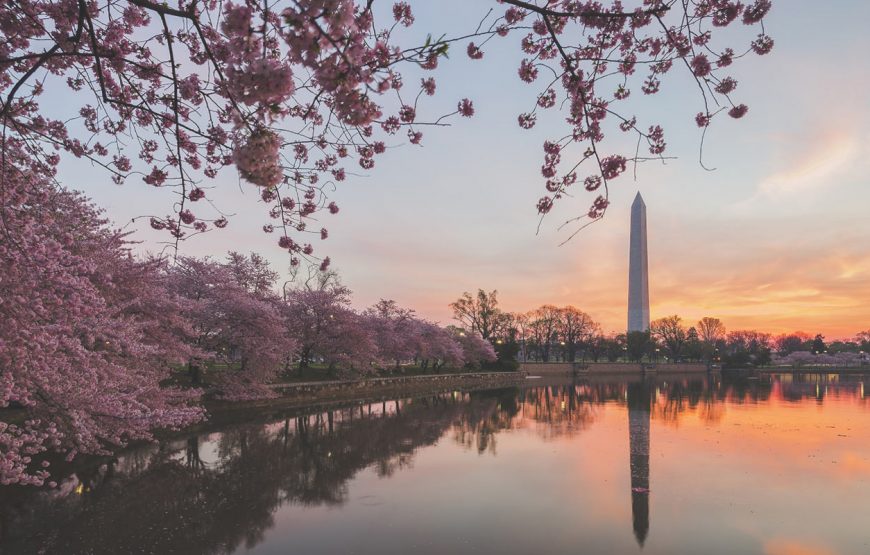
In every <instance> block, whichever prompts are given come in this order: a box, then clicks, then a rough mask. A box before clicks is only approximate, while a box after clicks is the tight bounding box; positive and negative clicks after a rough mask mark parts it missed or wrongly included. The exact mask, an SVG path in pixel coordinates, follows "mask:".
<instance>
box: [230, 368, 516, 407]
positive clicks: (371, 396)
mask: <svg viewBox="0 0 870 555" xmlns="http://www.w3.org/2000/svg"><path fill="white" fill-rule="evenodd" d="M524 381H525V373H524V372H474V373H464V374H430V375H426V376H395V377H389V378H366V379H359V380H335V381H320V382H295V383H293V382H290V383H278V384H272V385H270V386H269V387H271V388H272V389H274V390H275V391H277V392H278V393H279V394H280V397H279V398H277V399H267V400H263V401H252V402H250V403H235V404H236V405H239V406H241V405H245V407H247V408H250V407H251V406H255V405H263V406H277V405H280V406H281V407H293V406H301V405H317V404H322V403H331V402H337V401H350V400H360V399H366V400H374V401H379V400H382V399H394V398H396V397H404V396H412V395H418V394H421V395H430V394H436V393H442V392H449V391H453V390H457V389H461V390H464V391H468V390H474V389H488V388H493V387H508V386H513V385H518V384H521V383H523V382H524ZM222 408H225V407H222ZM226 408H229V407H226Z"/></svg>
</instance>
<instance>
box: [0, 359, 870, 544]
mask: <svg viewBox="0 0 870 555" xmlns="http://www.w3.org/2000/svg"><path fill="white" fill-rule="evenodd" d="M865 383H866V378H865V377H864V376H846V375H843V376H837V375H815V376H803V377H799V376H795V377H792V376H764V375H762V376H756V377H752V379H748V378H746V377H734V378H725V379H722V380H720V379H719V378H705V379H697V378H691V379H690V378H684V377H683V378H681V377H670V378H667V377H663V376H659V377H654V378H648V379H646V380H641V379H633V380H623V381H619V380H617V381H579V382H564V383H558V384H555V383H554V384H550V385H535V386H530V387H523V388H516V389H500V390H490V391H477V392H471V393H463V392H458V391H457V392H451V393H448V394H443V395H435V396H429V397H425V398H417V399H398V400H391V401H386V402H377V403H361V404H356V405H352V406H346V407H342V408H333V409H329V410H323V409H321V410H307V411H306V410H303V411H298V412H292V413H287V414H281V413H274V412H273V413H270V414H269V415H268V416H262V417H259V418H260V420H257V419H256V418H255V419H254V420H251V421H250V422H248V423H244V424H238V423H236V424H232V425H221V424H219V423H214V424H213V425H214V426H215V429H214V430H213V431H211V432H208V433H202V434H196V435H192V436H190V437H188V438H181V439H178V440H172V441H165V442H163V443H161V444H159V445H152V446H146V447H142V448H138V449H131V450H129V451H127V452H124V453H120V454H119V455H118V456H117V457H116V458H111V459H101V460H95V461H93V463H92V464H88V465H83V466H79V467H77V468H74V469H70V472H71V473H70V474H69V475H68V476H67V477H66V478H62V479H61V480H60V481H61V485H60V487H59V488H58V489H57V490H53V491H41V492H40V491H31V490H27V489H5V490H3V492H2V493H3V494H2V495H0V553H3V554H4V555H5V554H7V553H63V554H65V555H66V554H70V555H72V554H77V553H112V554H120V553H131V552H141V553H160V554H164V553H165V554H170V553H184V554H197V553H202V554H225V553H226V554H228V553H241V552H245V553H247V552H252V553H304V554H320V553H349V552H354V553H361V554H364V555H366V554H378V555H382V554H385V553H411V552H413V553H433V554H435V553H466V552H476V553H499V555H505V554H517V555H519V554H525V553H530V552H535V553H568V552H572V553H574V552H582V553H632V552H635V553H639V552H640V550H641V549H642V550H643V553H644V554H673V553H699V552H704V553H713V554H718V553H722V554H726V553H728V554H731V553H738V554H740V553H826V554H827V553H836V554H840V555H842V554H848V553H865V552H866V545H867V544H868V543H870V532H868V531H867V529H866V527H865V526H864V525H863V521H862V519H860V518H856V516H855V515H863V514H867V513H868V512H870V444H868V442H867V441H866V438H867V437H870V418H867V417H868V416H870V407H868V406H867V404H866V399H865V396H864V388H865ZM626 415H627V418H626ZM626 428H628V436H629V437H628V441H627V442H626V438H625V435H626ZM651 433H652V434H654V435H655V436H656V439H655V441H654V442H653V444H652V452H651V444H650V435H651ZM651 454H652V458H654V459H655V473H656V475H655V481H654V483H653V484H652V489H653V494H655V498H654V501H655V509H656V516H655V518H654V519H653V525H652V527H651V526H650V509H651V507H650V503H651V501H652V500H653V498H651V495H652V494H650V489H651V483H650V458H651ZM626 458H628V459H629V464H628V465H626V464H625V459H626ZM626 466H628V469H626ZM700 468H703V469H704V472H698V469H700ZM626 470H628V471H629V472H626ZM629 488H630V490H631V497H630V502H629V498H628V497H627V496H626V495H625V490H626V489H629ZM629 522H631V527H632V530H631V531H629V528H628V527H629Z"/></svg>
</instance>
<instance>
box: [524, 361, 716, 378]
mask: <svg viewBox="0 0 870 555" xmlns="http://www.w3.org/2000/svg"><path fill="white" fill-rule="evenodd" d="M520 371H521V372H526V373H528V374H529V375H532V376H570V375H574V374H577V375H580V376H582V375H607V374H642V373H644V372H646V373H658V374H665V373H668V374H670V373H673V374H695V373H706V372H707V365H706V364H704V363H691V362H680V363H665V364H662V363H658V364H649V363H643V364H639V363H633V362H587V363H585V364H584V363H580V362H574V363H572V362H523V363H520Z"/></svg>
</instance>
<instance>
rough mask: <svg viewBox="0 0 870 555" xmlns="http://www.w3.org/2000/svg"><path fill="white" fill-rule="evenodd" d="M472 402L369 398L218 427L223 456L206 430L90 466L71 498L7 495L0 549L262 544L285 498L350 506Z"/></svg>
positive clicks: (67, 487)
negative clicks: (371, 474)
mask: <svg viewBox="0 0 870 555" xmlns="http://www.w3.org/2000/svg"><path fill="white" fill-rule="evenodd" d="M396 405H399V406H400V410H396ZM472 405H473V403H471V404H469V403H464V402H458V401H455V400H453V399H451V398H442V397H435V398H428V399H418V400H414V401H404V402H401V403H400V404H399V403H395V402H393V403H389V404H387V403H384V404H378V405H377V407H376V410H375V409H373V410H366V409H368V408H369V407H363V410H364V413H362V414H361V413H360V412H359V411H360V407H354V408H352V409H344V410H338V411H331V412H327V413H320V414H314V415H302V416H296V417H293V418H288V419H286V420H284V421H283V422H280V423H278V425H274V424H273V425H268V426H264V425H262V424H260V425H246V426H239V427H236V428H232V429H230V430H227V431H225V432H223V433H221V434H215V436H216V439H215V440H214V445H209V446H210V447H214V449H215V453H216V460H214V461H213V462H211V461H207V460H206V459H207V458H208V457H207V454H204V453H203V444H204V442H202V441H200V438H198V437H193V438H189V439H188V440H184V441H170V442H165V443H164V444H162V445H161V446H160V447H156V446H149V447H146V448H143V449H138V450H131V451H129V452H127V453H125V454H123V455H122V456H120V457H119V458H118V459H117V460H116V461H111V462H109V463H107V464H105V465H101V466H96V467H93V468H87V469H80V470H79V471H78V472H77V473H76V475H75V476H73V477H71V478H69V479H68V480H67V481H66V483H65V484H64V485H63V486H62V488H61V489H62V491H63V493H66V494H68V495H65V496H63V495H61V494H60V493H39V494H36V495H33V494H29V493H30V492H28V494H24V495H21V496H18V498H17V499H12V498H10V497H7V496H4V499H3V500H2V501H0V522H3V523H5V525H4V527H3V529H2V530H3V533H4V536H3V537H0V542H2V543H0V550H2V551H4V552H5V551H6V550H7V549H8V550H9V551H10V552H19V551H20V552H37V551H39V550H40V549H45V550H46V552H48V553H86V552H87V553H89V552H105V553H128V552H146V553H229V552H232V551H234V550H236V549H237V548H239V547H241V546H245V547H252V546H254V545H256V544H258V543H259V542H261V541H262V539H263V537H264V534H265V532H266V531H267V530H268V529H269V528H271V527H272V526H273V520H272V517H273V514H274V512H275V511H276V509H277V508H278V507H279V506H281V505H283V504H286V503H297V504H302V505H336V504H341V503H344V502H345V501H346V499H347V483H348V481H349V480H350V479H351V478H353V476H354V475H356V474H357V473H358V472H359V471H360V470H362V469H364V468H367V467H372V468H374V470H375V471H376V472H377V473H378V474H380V475H382V476H388V475H390V474H392V473H393V472H395V471H396V470H397V469H400V468H402V467H404V466H407V465H408V464H410V461H411V457H412V455H413V453H414V451H415V450H416V449H418V448H419V447H420V446H423V445H429V444H432V443H434V442H435V441H437V440H438V439H439V438H440V437H442V436H443V435H444V433H445V432H446V430H447V429H448V428H449V426H450V425H451V423H452V422H454V421H456V420H461V412H462V411H463V410H464V409H465V408H467V407H469V406H472ZM208 443H211V442H208ZM119 469H123V471H120V470H119ZM49 523H50V524H49ZM49 528H50V529H49ZM7 536H9V537H7Z"/></svg>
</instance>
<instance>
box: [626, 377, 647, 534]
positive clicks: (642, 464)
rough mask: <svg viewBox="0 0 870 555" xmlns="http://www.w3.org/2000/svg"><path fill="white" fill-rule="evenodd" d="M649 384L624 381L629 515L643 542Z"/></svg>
mask: <svg viewBox="0 0 870 555" xmlns="http://www.w3.org/2000/svg"><path fill="white" fill-rule="evenodd" d="M651 392H652V388H651V387H650V384H649V382H648V381H647V380H644V381H642V382H640V383H631V384H628V388H627V391H626V400H627V402H628V442H629V449H628V453H629V455H628V456H629V465H630V467H631V516H632V522H633V524H634V536H635V537H636V538H637V543H638V544H640V546H641V547H642V546H643V542H644V541H646V536H647V534H648V533H649V494H650V489H649V421H650V410H651V398H650V394H651Z"/></svg>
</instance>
